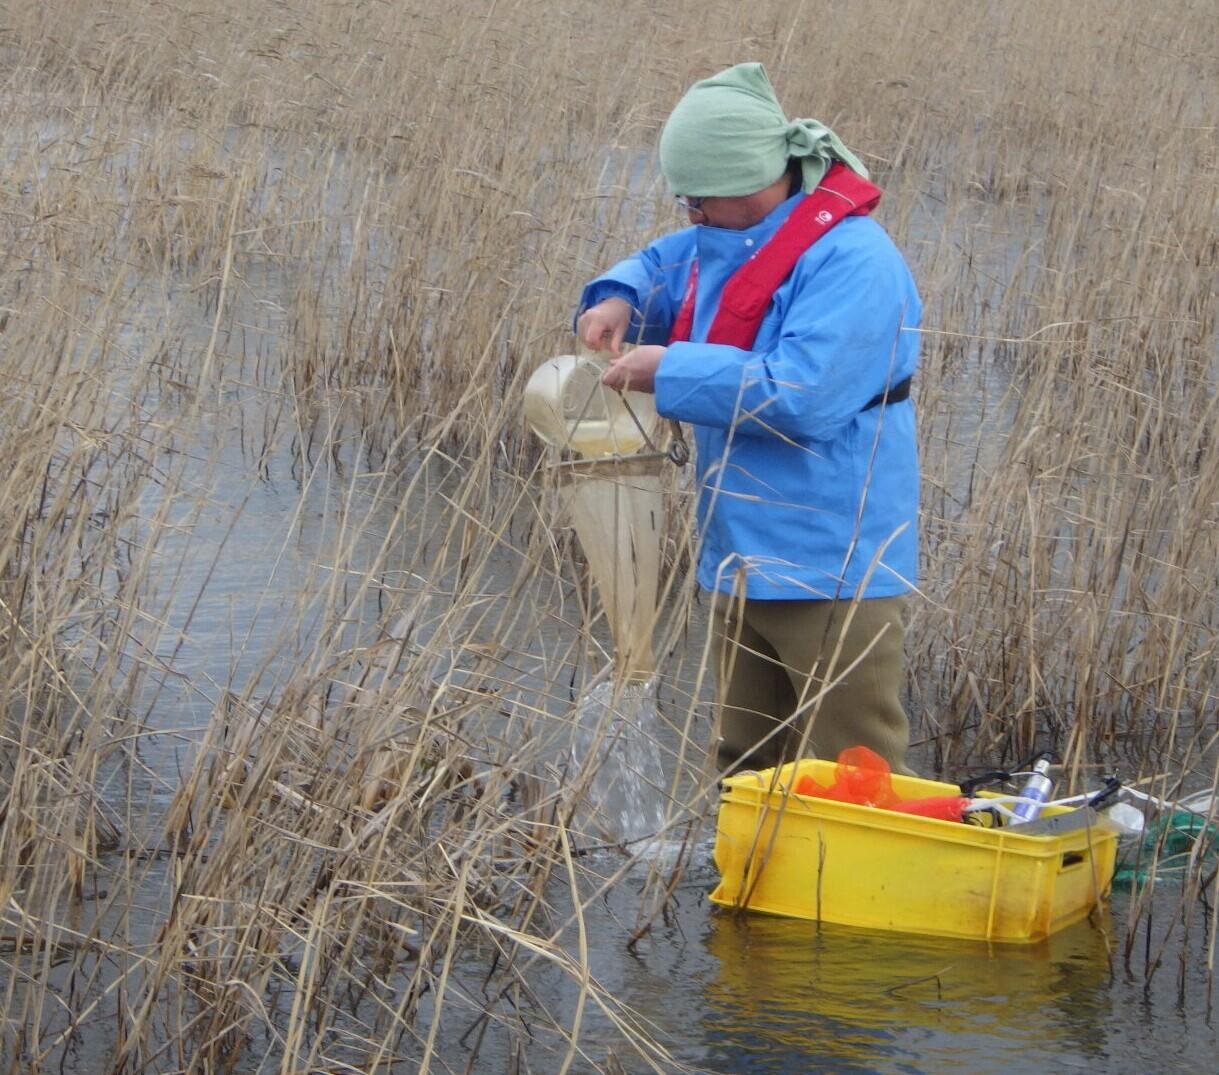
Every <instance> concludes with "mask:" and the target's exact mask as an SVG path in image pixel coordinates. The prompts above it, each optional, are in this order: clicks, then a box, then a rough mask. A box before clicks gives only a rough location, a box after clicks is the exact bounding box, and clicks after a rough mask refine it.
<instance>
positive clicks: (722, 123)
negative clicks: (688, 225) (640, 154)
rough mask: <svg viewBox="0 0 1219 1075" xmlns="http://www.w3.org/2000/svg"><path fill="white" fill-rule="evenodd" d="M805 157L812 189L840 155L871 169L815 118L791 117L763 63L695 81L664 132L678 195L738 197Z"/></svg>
mask: <svg viewBox="0 0 1219 1075" xmlns="http://www.w3.org/2000/svg"><path fill="white" fill-rule="evenodd" d="M789 157H799V158H800V159H801V162H802V164H803V170H804V183H803V186H804V189H805V190H806V191H811V190H812V189H813V188H814V187H816V186H817V184H818V183H820V182H821V177H822V176H824V175H825V173H826V172H827V171H828V170H829V167H830V165H831V164H832V163H833V162H834V161H836V160H837V161H841V162H842V163H843V164H845V165H846V166H847V167H848V168H850V169H852V170H853V171H855V172H858V173H859V174H860V175H861V176H863V177H864V178H865V179H866V178H867V177H868V170H867V169H866V168H865V167H864V166H863V165H862V164H861V163H860V162H859V159H858V158H857V157H856V156H855V155H854V154H853V153H852V152H851V151H850V150H849V149H847V147H846V146H844V145H843V144H842V142H841V141H840V140H839V138H838V136H837V135H836V134H835V133H834V132H833V131H831V130H830V129H829V128H828V127H826V126H824V125H823V124H821V123H818V122H817V121H816V120H815V119H797V120H791V121H789V120H788V118H787V117H786V116H785V115H784V114H783V109H782V108H780V107H779V101H778V99H777V98H776V97H775V91H774V89H773V88H772V87H771V85H770V79H768V78H767V77H766V72H765V71H764V70H763V69H762V65H761V64H760V63H739V64H737V65H736V66H735V67H730V68H728V70H726V71H721V72H720V73H719V74H718V75H714V76H712V77H711V78H705V79H703V80H702V81H701V82H696V83H694V85H693V86H691V87H690V88H689V89H688V90H687V91H686V93H685V96H683V97H682V99H681V100H680V101H678V102H677V107H676V108H674V109H673V114H672V115H671V116H669V119H668V122H667V123H665V126H664V130H663V131H662V132H661V134H660V168H661V171H663V172H664V175H665V179H666V180H668V183H669V186H670V187H671V188H672V190H673V193H674V194H682V195H688V196H690V197H700V198H709V197H720V198H726V197H735V196H738V195H742V194H753V193H754V192H755V191H759V190H762V189H763V188H764V187H768V186H770V184H771V183H773V182H775V180H777V179H778V178H779V177H780V176H781V175H782V174H783V172H784V170H785V169H786V168H787V160H788V158H789Z"/></svg>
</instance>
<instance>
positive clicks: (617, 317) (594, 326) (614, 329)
mask: <svg viewBox="0 0 1219 1075" xmlns="http://www.w3.org/2000/svg"><path fill="white" fill-rule="evenodd" d="M630 327H631V304H630V303H629V302H627V301H626V299H622V298H618V297H617V296H615V297H613V298H608V299H603V300H602V301H601V302H599V303H597V305H596V306H590V307H589V308H588V309H587V310H585V311H584V313H582V314H581V315H580V317H579V319H578V320H577V321H576V336H577V337H578V338H579V340H580V342H581V343H582V344H584V346H585V347H587V348H588V349H589V350H591V351H605V350H608V351H609V352H610V353H611V354H612V355H615V356H617V355H621V354H622V341H623V340H624V339H625V338H626V330H627V329H629V328H630ZM607 342H608V347H607Z"/></svg>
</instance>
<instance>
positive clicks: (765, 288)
mask: <svg viewBox="0 0 1219 1075" xmlns="http://www.w3.org/2000/svg"><path fill="white" fill-rule="evenodd" d="M879 201H880V190H879V189H878V188H877V187H875V186H873V185H872V184H871V183H869V182H868V181H867V180H866V179H864V178H863V176H861V175H857V174H856V173H855V172H853V171H851V169H850V168H848V167H846V165H843V164H834V165H832V166H831V167H830V170H829V171H828V172H826V173H825V176H824V177H823V178H822V180H821V182H820V183H819V184H818V185H817V189H816V190H814V191H813V192H812V193H811V194H810V195H809V196H808V197H807V198H805V199H804V201H802V202H801V203H800V204H799V205H797V206H796V208H795V209H794V210H793V211H792V214H791V216H789V217H788V218H787V219H786V220H785V221H784V222H783V223H782V224H780V225H779V229H778V231H776V232H775V233H774V235H772V236H771V237H770V239H769V240H767V241H766V242H765V243H763V244H762V247H761V248H760V249H759V250H758V251H757V253H755V254H754V255H753V256H752V257H751V258H750V259H749V260H748V261H746V262H745V264H744V265H742V266H741V267H740V268H739V269H737V270H736V272H734V273H733V274H732V275H731V276H730V277H729V278H728V283H726V284H725V285H724V291H723V294H722V295H721V296H720V304H719V309H718V310H716V312H715V318H714V319H713V320H712V322H711V329H710V331H708V333H707V342H708V343H726V344H731V345H732V346H734V347H740V348H742V349H744V350H746V351H748V350H751V349H752V348H753V341H754V339H755V338H756V337H757V335H758V327H759V326H760V325H761V324H762V318H763V317H765V316H766V311H767V309H768V308H769V307H770V301H771V299H772V298H774V294H775V290H776V289H777V288H778V287H779V285H780V284H782V283H783V281H784V280H786V279H787V278H788V276H790V275H791V271H792V269H794V268H795V267H796V262H797V261H799V260H800V255H801V254H803V253H804V252H805V251H806V250H807V249H808V248H809V247H810V246H812V245H813V243H815V242H816V241H817V240H818V239H820V238H821V236H823V235H824V234H825V233H826V232H827V231H829V230H830V228H832V227H833V226H834V225H835V224H837V223H838V222H839V221H840V220H842V219H843V217H848V216H866V215H867V214H868V213H870V212H871V211H872V210H873V209H875V208H876V203H877V202H879ZM697 290H698V262H697V261H695V262H694V264H693V265H691V266H690V282H689V283H688V284H687V285H686V294H685V298H683V299H682V304H681V309H680V310H679V311H678V314H677V320H676V321H674V322H673V332H672V334H671V335H670V336H669V342H670V343H678V342H681V341H684V340H688V339H689V338H690V333H691V331H692V329H693V327H694V296H695V293H696V292H697Z"/></svg>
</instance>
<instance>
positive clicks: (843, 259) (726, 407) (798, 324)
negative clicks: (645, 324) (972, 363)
mask: <svg viewBox="0 0 1219 1075" xmlns="http://www.w3.org/2000/svg"><path fill="white" fill-rule="evenodd" d="M809 260H810V261H811V259H809ZM785 291H786V293H783V292H781V293H780V294H779V295H776V299H775V304H774V308H772V311H771V313H770V314H769V315H768V320H769V318H771V317H777V318H778V319H779V320H780V324H779V326H778V339H777V342H776V343H775V345H774V346H773V347H772V348H771V349H770V350H765V351H746V350H742V349H741V348H738V347H730V346H727V345H724V344H708V343H677V344H671V345H670V346H669V347H668V348H667V349H666V351H665V353H664V357H663V358H662V360H661V363H660V367H659V369H658V370H657V375H656V406H657V409H658V410H659V411H660V413H661V414H662V415H664V416H665V417H666V418H675V419H678V420H680V421H683V422H693V423H695V424H697V425H706V426H714V427H717V428H721V429H728V428H732V427H734V426H735V427H736V429H737V432H738V433H739V434H742V435H746V436H778V437H784V438H790V439H795V440H818V439H828V438H830V437H833V436H834V435H836V433H837V432H838V431H839V430H840V429H841V428H842V427H843V426H844V425H846V424H847V423H848V422H850V421H851V420H852V419H853V418H854V417H855V416H856V415H857V414H858V413H859V412H860V411H861V410H863V408H864V406H865V405H866V404H867V403H868V401H869V400H871V399H872V398H873V397H874V396H876V395H878V394H879V393H881V392H883V391H884V390H885V388H886V386H887V385H891V384H896V383H897V382H898V381H901V380H903V379H904V378H906V377H908V376H910V375H911V374H912V373H913V372H914V362H915V355H916V353H917V347H916V346H914V345H913V336H912V334H911V333H910V331H909V330H911V329H913V328H914V327H916V326H917V325H918V319H919V316H920V312H921V311H920V308H919V304H918V296H917V294H916V293H915V291H914V289H913V285H912V283H911V282H910V277H909V272H908V271H907V269H906V266H905V263H904V262H903V261H902V259H901V256H900V255H899V254H897V253H896V251H893V253H892V255H891V256H886V254H885V252H884V251H881V252H879V253H878V252H876V251H875V250H871V251H869V250H862V251H861V250H852V251H843V252H839V253H836V254H834V255H831V256H830V257H828V258H826V259H825V260H824V261H823V262H821V263H819V264H807V263H806V262H805V260H804V259H802V261H801V262H800V263H798V264H797V267H796V271H795V273H794V274H793V277H792V279H791V286H790V288H789V289H785ZM773 334H774V333H773V332H769V333H767V332H763V333H761V335H762V337H763V338H764V339H765V338H766V337H767V336H773ZM903 337H905V338H904V339H903Z"/></svg>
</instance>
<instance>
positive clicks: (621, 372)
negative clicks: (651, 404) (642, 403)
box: [601, 344, 665, 392]
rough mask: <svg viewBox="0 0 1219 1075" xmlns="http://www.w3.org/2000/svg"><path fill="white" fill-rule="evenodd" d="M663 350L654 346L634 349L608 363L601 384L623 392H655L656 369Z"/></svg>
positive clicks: (648, 345) (649, 345) (647, 345)
mask: <svg viewBox="0 0 1219 1075" xmlns="http://www.w3.org/2000/svg"><path fill="white" fill-rule="evenodd" d="M664 353H665V349H664V348H663V347H657V346H655V345H654V344H646V345H644V346H643V347H636V348H635V349H634V350H633V351H627V353H626V354H625V355H622V356H621V357H620V358H616V359H614V361H613V362H611V363H610V367H609V369H607V370H606V371H605V373H604V375H603V376H602V377H601V383H602V384H603V385H605V386H606V387H607V388H617V389H618V390H619V391H622V392H625V391H627V390H628V389H629V390H630V391H632V392H655V391H656V369H657V367H658V366H659V365H660V360H661V358H662V357H663V356H664Z"/></svg>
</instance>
